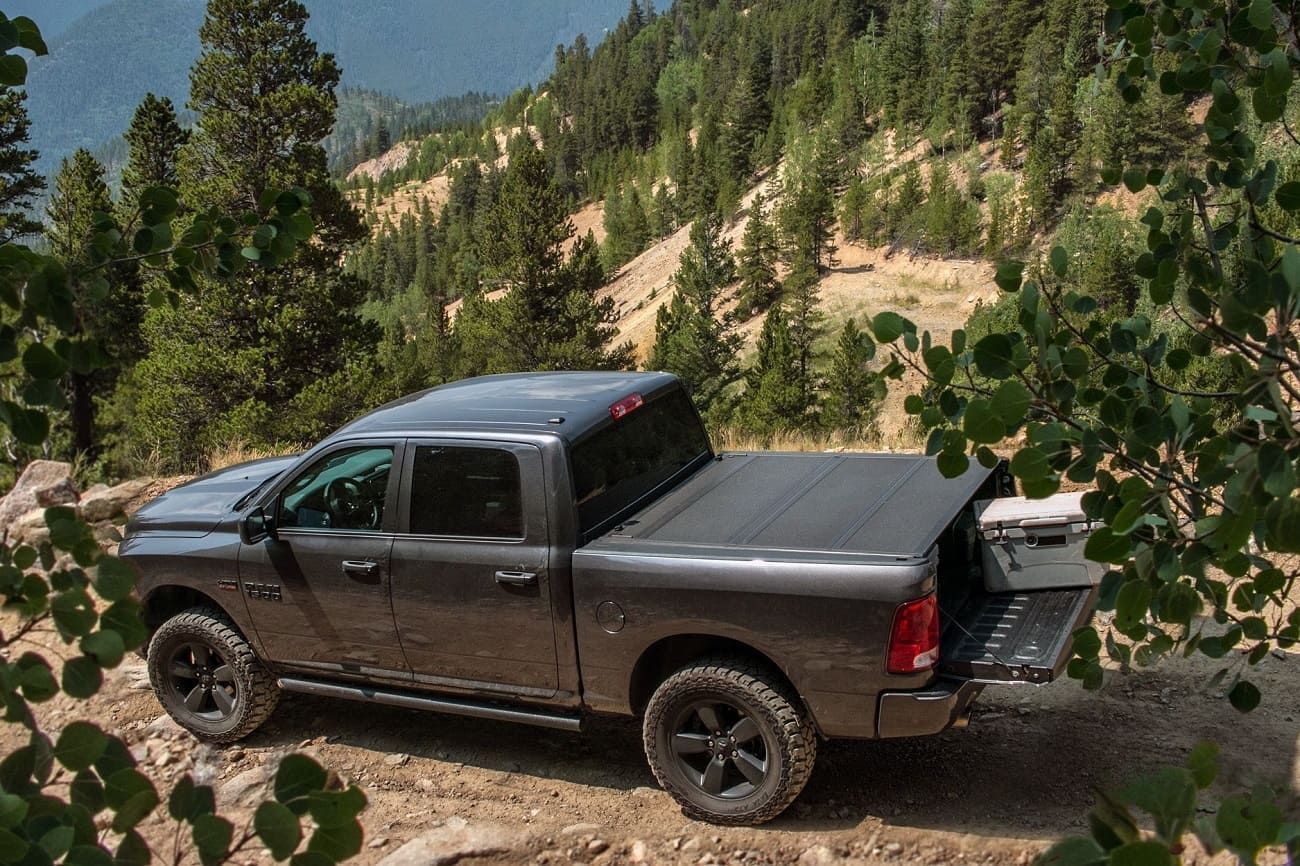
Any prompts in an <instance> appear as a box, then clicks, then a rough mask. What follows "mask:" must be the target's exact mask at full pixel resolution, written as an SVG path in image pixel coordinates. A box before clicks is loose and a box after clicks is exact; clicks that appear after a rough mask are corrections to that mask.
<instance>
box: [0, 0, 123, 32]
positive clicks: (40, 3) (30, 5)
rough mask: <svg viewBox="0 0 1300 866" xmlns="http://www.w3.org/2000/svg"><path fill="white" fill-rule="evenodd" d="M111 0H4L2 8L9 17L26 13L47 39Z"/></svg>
mask: <svg viewBox="0 0 1300 866" xmlns="http://www.w3.org/2000/svg"><path fill="white" fill-rule="evenodd" d="M110 2H112V0H4V3H3V7H2V8H3V10H4V13H5V15H7V16H8V17H10V18H17V17H18V16H19V15H26V16H27V17H28V18H30V19H32V20H33V21H35V22H36V24H37V26H39V27H40V28H41V33H42V35H44V36H45V38H46V39H47V40H48V39H50V38H52V37H54V36H58V35H59V34H60V33H62V32H63V29H64V28H65V27H67V26H68V25H69V24H71V23H72V22H73V21H76V20H77V19H78V18H80V17H81V16H82V15H85V14H86V13H87V12H89V11H91V10H92V9H97V8H99V7H100V6H104V5H105V4H107V3H110Z"/></svg>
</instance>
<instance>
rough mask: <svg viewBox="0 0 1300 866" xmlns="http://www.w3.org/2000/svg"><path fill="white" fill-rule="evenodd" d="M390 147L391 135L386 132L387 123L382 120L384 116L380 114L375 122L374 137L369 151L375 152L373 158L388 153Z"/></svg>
mask: <svg viewBox="0 0 1300 866" xmlns="http://www.w3.org/2000/svg"><path fill="white" fill-rule="evenodd" d="M392 146H393V136H392V133H390V132H389V131H388V122H387V121H386V120H384V116H383V115H382V114H381V115H379V119H378V120H376V121H375V136H374V140H373V143H372V144H371V149H372V150H373V151H374V152H375V156H383V155H384V154H385V153H388V151H389V149H390V148H391V147H392Z"/></svg>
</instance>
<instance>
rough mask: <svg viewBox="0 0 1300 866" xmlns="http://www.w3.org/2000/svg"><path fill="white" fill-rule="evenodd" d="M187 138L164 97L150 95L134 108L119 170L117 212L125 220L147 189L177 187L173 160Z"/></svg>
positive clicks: (178, 180)
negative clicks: (124, 159) (127, 151)
mask: <svg viewBox="0 0 1300 866" xmlns="http://www.w3.org/2000/svg"><path fill="white" fill-rule="evenodd" d="M189 138H190V134H189V133H188V132H186V131H185V130H183V129H181V126H180V124H179V123H178V122H177V121H176V108H175V106H173V105H172V101H171V100H170V99H168V98H167V97H165V96H164V97H162V98H159V97H157V96H155V95H153V94H152V93H147V94H145V97H144V100H143V101H141V103H140V104H139V105H138V106H137V107H136V109H135V115H134V116H133V117H132V118H131V125H130V126H129V127H128V128H127V131H126V143H127V145H128V146H129V148H130V154H129V156H128V158H127V164H126V168H124V169H123V170H122V197H121V200H120V202H119V209H120V210H121V211H122V212H123V213H124V214H127V215H128V216H129V215H130V214H131V212H132V211H134V210H135V208H136V206H137V202H138V201H139V198H140V193H142V192H144V191H145V190H146V189H148V188H149V187H153V186H164V187H167V188H168V189H176V188H177V187H178V186H179V184H180V177H179V174H178V171H177V158H178V157H179V155H180V149H181V148H182V147H183V146H184V145H185V143H186V142H187V141H189Z"/></svg>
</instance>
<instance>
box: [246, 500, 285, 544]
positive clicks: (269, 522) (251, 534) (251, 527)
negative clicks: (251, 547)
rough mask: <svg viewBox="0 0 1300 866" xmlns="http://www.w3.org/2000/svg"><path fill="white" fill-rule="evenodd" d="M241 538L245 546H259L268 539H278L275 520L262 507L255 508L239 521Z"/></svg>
mask: <svg viewBox="0 0 1300 866" xmlns="http://www.w3.org/2000/svg"><path fill="white" fill-rule="evenodd" d="M239 538H240V540H241V541H243V542H244V544H257V543H258V542H260V541H263V540H265V539H267V538H270V539H276V538H279V535H278V534H277V533H276V531H275V519H274V517H273V516H272V515H270V514H267V512H266V509H265V508H263V507H262V506H260V505H259V506H258V507H256V508H254V509H253V510H252V511H250V512H248V514H245V515H244V517H243V518H242V519H241V520H240V521H239Z"/></svg>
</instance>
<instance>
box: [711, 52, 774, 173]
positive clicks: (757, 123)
mask: <svg viewBox="0 0 1300 866" xmlns="http://www.w3.org/2000/svg"><path fill="white" fill-rule="evenodd" d="M771 67H772V55H771V52H770V51H768V50H767V49H766V48H765V47H763V46H762V45H759V44H757V43H756V44H755V47H754V48H753V50H752V55H751V57H750V58H749V61H748V63H747V64H746V66H745V69H744V70H743V71H742V72H741V75H740V77H739V78H738V79H737V81H736V83H735V85H734V86H733V87H732V88H731V92H730V94H729V95H728V97H727V102H726V105H725V106H724V108H723V118H724V120H723V126H722V129H721V131H720V141H719V148H720V150H721V152H722V159H723V160H724V161H725V163H726V166H727V170H728V172H729V174H730V176H731V178H732V179H733V180H737V181H744V180H746V179H747V178H748V177H749V173H750V170H751V169H752V168H753V167H754V151H755V149H756V148H757V146H758V142H759V140H760V139H761V138H762V136H763V134H764V133H765V132H767V127H768V124H769V123H770V122H771V120H772V106H771V102H770V97H769V96H768V90H769V88H770V86H771Z"/></svg>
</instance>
